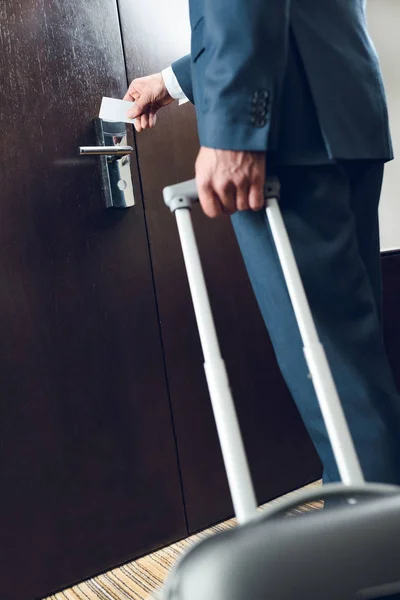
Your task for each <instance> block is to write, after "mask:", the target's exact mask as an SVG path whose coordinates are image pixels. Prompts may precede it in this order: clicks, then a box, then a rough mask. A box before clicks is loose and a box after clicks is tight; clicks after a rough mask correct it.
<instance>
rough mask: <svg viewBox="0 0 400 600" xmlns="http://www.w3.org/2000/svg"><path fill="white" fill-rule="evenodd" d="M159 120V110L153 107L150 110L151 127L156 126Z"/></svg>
mask: <svg viewBox="0 0 400 600" xmlns="http://www.w3.org/2000/svg"><path fill="white" fill-rule="evenodd" d="M156 122H157V111H156V110H154V109H152V110H150V112H149V127H155V125H156Z"/></svg>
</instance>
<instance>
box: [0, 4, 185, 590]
mask: <svg viewBox="0 0 400 600" xmlns="http://www.w3.org/2000/svg"><path fill="white" fill-rule="evenodd" d="M0 33H1V36H0V40H1V41H0V49H1V52H0V71H1V72H2V73H3V74H5V75H4V76H3V77H2V86H1V89H0V103H1V131H2V141H3V143H2V145H1V150H0V152H1V160H0V182H1V204H0V281H1V285H0V332H1V335H0V427H1V433H0V440H1V441H0V486H1V490H2V493H1V496H0V530H1V534H2V549H3V553H4V554H3V556H2V561H1V562H2V583H1V587H2V594H3V596H4V598H7V600H28V599H29V600H32V598H34V597H37V596H43V595H47V594H49V593H50V592H52V591H53V590H55V589H59V588H62V587H65V586H69V585H71V584H72V583H73V582H75V581H78V580H81V579H83V578H87V577H89V576H91V575H93V574H95V573H98V572H100V571H103V570H105V569H108V568H110V567H112V566H114V565H117V564H119V563H121V562H124V561H126V560H129V559H132V558H134V557H136V556H138V555H140V554H143V553H145V552H147V551H150V550H152V549H154V548H156V547H159V546H160V545H163V544H166V543H168V542H170V541H172V540H174V539H176V538H177V537H181V536H183V535H185V533H186V527H185V518H184V510H183V504H182V496H181V489H180V481H179V473H178V465H177V457H176V447H175V442H174V435H173V428H172V421H171V413H170V406H169V400H168V393H167V387H166V380H165V368H164V361H163V354H162V347H161V341H160V332H159V323H158V314H157V310H156V302H155V295H154V286H153V279H152V272H151V264H150V257H149V250H148V243H147V232H146V226H145V219H144V213H143V207H142V202H141V196H140V186H139V183H138V181H139V177H138V171H137V165H136V162H135V161H134V165H133V175H134V181H135V194H136V201H137V204H136V206H135V207H133V208H131V209H129V210H126V211H112V210H111V211H105V210H104V209H103V205H102V198H101V189H100V176H99V172H98V159H97V158H85V159H83V158H79V157H78V156H77V150H78V146H79V145H81V144H82V145H84V144H88V145H93V144H95V143H96V140H95V137H94V130H93V126H92V119H93V118H94V117H95V116H96V115H97V114H98V110H99V105H100V100H101V97H102V95H108V96H114V97H121V96H122V95H123V94H124V92H125V89H126V76H125V67H124V59H123V51H122V45H121V37H120V28H119V21H118V12H117V5H116V2H115V1H114V0H90V2H87V1H86V0H63V2H60V1H57V2H51V1H50V0H23V1H22V0H21V1H17V2H16V1H15V0H5V1H4V2H3V3H2V7H1V9H0ZM21 569H23V574H21Z"/></svg>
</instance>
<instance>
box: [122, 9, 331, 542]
mask: <svg viewBox="0 0 400 600" xmlns="http://www.w3.org/2000/svg"><path fill="white" fill-rule="evenodd" d="M141 7H142V3H141V2H139V0H119V8H120V15H121V24H122V32H123V41H124V49H125V56H126V61H127V69H128V75H129V79H133V78H134V77H139V76H143V75H147V74H149V73H152V72H156V71H160V70H161V69H163V68H165V67H166V66H168V65H169V64H170V63H171V61H173V60H175V59H177V58H179V57H180V56H181V55H183V54H185V53H186V52H188V49H189V47H190V45H189V24H188V11H187V0H171V1H170V2H168V3H160V2H159V1H158V0H149V1H148V2H147V3H146V9H147V12H148V15H151V18H148V19H146V18H145V17H144V16H143V14H142V9H141ZM136 141H137V145H138V156H139V164H140V171H141V177H142V186H143V195H144V202H145V206H146V215H147V221H148V228H149V239H150V247H151V253H152V260H153V267H154V275H155V285H156V291H157V299H158V305H159V310H160V319H161V326H162V336H163V343H164V350H165V356H166V364H167V374H168V383H169V389H170V395H171V403H172V407H173V416H174V423H175V430H176V434H177V443H178V451H179V461H180V466H181V473H182V482H183V489H184V498H185V506H186V511H187V517H188V523H189V529H190V531H195V530H197V529H200V528H202V527H205V526H207V525H209V524H210V523H212V522H215V521H218V520H220V519H223V518H225V517H227V516H229V515H230V514H231V513H232V506H231V502H230V498H229V493H228V489H227V484H226V478H225V474H224V469H223V465H222V460H221V455H220V450H219V444H218V440H217V437H216V431H215V426H214V422H213V417H212V413H211V407H210V402H209V398H208V392H207V388H206V384H205V380H204V373H203V368H202V354H201V349H200V346H199V340H198V335H197V330H196V324H195V320H194V315H193V309H192V305H191V300H190V296H189V290H188V285H187V280H186V275H185V270H184V266H183V261H182V253H181V250H180V246H179V241H178V237H177V231H176V225H175V221H174V218H173V217H172V216H171V215H170V214H169V213H168V211H167V210H166V208H165V207H164V206H163V203H162V196H161V190H162V188H163V186H165V185H168V184H171V183H175V182H177V181H182V180H184V179H190V178H192V177H193V175H194V161H195V158H196V154H197V150H198V138H197V134H196V121H195V111H194V108H193V107H192V106H190V105H188V104H186V105H183V106H181V107H179V106H177V105H176V104H175V105H171V106H170V107H168V108H167V109H165V110H164V111H161V113H160V115H159V120H158V122H157V127H156V128H155V129H154V130H147V131H145V132H143V133H142V134H140V135H138V136H137V138H136ZM194 221H195V227H196V233H197V237H198V241H199V246H200V249H201V255H202V258H203V263H204V268H205V273H206V278H207V283H208V285H209V291H210V296H211V301H212V306H213V311H214V315H215V319H216V323H217V328H218V333H219V336H220V340H221V346H222V351H223V355H224V358H225V359H226V362H227V367H228V372H229V375H230V380H231V383H232V387H233V391H234V396H235V399H236V403H237V409H238V413H239V417H240V421H241V424H242V428H243V434H244V438H245V442H246V446H247V449H248V452H249V457H250V463H251V468H252V472H253V475H254V478H255V483H256V489H257V493H258V498H259V500H260V501H266V500H268V499H270V498H272V497H274V496H277V495H279V494H281V493H284V492H286V491H288V490H290V489H293V488H295V487H297V486H300V485H302V484H304V483H306V482H308V481H310V480H312V479H315V478H317V477H319V475H320V472H321V466H320V463H319V460H318V459H317V457H316V454H315V451H314V448H313V446H312V444H311V442H310V440H309V437H308V435H307V433H306V431H305V429H304V427H303V424H302V422H301V420H300V417H299V415H298V412H297V410H296V408H295V406H294V404H293V402H292V399H291V397H290V394H289V392H288V390H287V388H286V386H285V384H284V382H283V380H282V377H281V375H280V372H279V369H278V366H277V364H276V360H275V357H274V353H273V350H272V347H271V343H270V341H269V338H268V335H267V333H266V331H265V327H264V325H263V322H262V319H261V316H260V313H259V310H258V307H257V305H256V301H255V299H254V297H253V293H252V291H251V288H250V284H249V282H248V278H247V275H246V272H245V268H244V265H243V262H242V259H241V256H240V253H239V250H238V248H237V245H236V241H235V238H234V234H233V232H232V229H231V226H230V223H229V221H228V220H218V221H214V222H212V221H209V220H207V219H205V218H204V217H203V216H202V215H201V214H200V211H199V210H198V211H194Z"/></svg>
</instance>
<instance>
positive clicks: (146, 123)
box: [140, 112, 149, 129]
mask: <svg viewBox="0 0 400 600" xmlns="http://www.w3.org/2000/svg"><path fill="white" fill-rule="evenodd" d="M140 124H141V126H142V129H147V128H148V126H149V114H148V113H147V112H145V113H143V114H142V115H141V116H140Z"/></svg>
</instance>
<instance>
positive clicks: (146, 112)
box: [124, 73, 174, 132]
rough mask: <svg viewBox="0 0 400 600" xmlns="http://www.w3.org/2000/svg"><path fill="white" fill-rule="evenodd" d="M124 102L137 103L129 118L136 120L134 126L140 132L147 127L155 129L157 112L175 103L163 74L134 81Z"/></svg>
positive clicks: (129, 113)
mask: <svg viewBox="0 0 400 600" xmlns="http://www.w3.org/2000/svg"><path fill="white" fill-rule="evenodd" d="M124 100H129V101H130V102H135V103H136V104H135V106H134V107H133V108H132V109H131V110H130V111H129V112H128V118H129V119H136V121H135V123H134V125H135V129H136V131H138V132H140V131H142V129H147V127H154V126H155V124H156V119H157V117H156V115H157V111H158V110H160V108H162V107H163V106H167V105H168V104H171V102H173V101H174V99H173V98H171V96H170V95H169V93H168V90H167V88H166V87H165V83H164V79H163V76H162V75H161V73H156V74H154V75H148V76H147V77H140V78H139V79H134V80H133V81H132V83H131V85H130V86H129V89H128V91H127V92H126V94H125V96H124Z"/></svg>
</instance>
